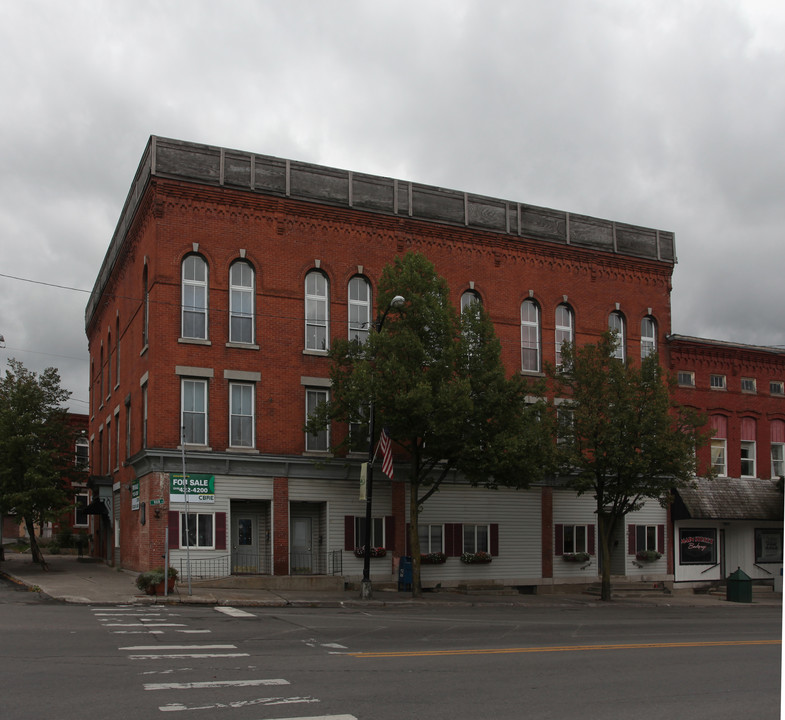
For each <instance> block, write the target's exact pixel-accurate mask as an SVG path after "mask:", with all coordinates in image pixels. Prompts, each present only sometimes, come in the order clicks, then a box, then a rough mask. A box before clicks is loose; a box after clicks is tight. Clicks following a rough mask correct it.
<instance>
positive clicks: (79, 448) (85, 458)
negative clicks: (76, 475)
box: [74, 437, 90, 470]
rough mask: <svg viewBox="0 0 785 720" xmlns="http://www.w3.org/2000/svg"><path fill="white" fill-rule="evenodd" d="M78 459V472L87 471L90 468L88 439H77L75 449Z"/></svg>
mask: <svg viewBox="0 0 785 720" xmlns="http://www.w3.org/2000/svg"><path fill="white" fill-rule="evenodd" d="M74 450H75V453H76V457H75V460H74V464H75V465H76V469H77V470H87V469H88V468H89V466H90V445H89V443H88V442H87V438H84V437H80V438H77V439H76V446H75V448H74Z"/></svg>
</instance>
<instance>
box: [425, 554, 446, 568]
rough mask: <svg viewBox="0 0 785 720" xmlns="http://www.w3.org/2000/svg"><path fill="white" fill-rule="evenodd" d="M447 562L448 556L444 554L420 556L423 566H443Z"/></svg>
mask: <svg viewBox="0 0 785 720" xmlns="http://www.w3.org/2000/svg"><path fill="white" fill-rule="evenodd" d="M446 562H447V556H446V555H445V554H444V553H443V552H432V553H424V554H422V555H420V564H421V565H441V564H442V563H446Z"/></svg>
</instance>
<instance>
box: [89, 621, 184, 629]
mask: <svg viewBox="0 0 785 720" xmlns="http://www.w3.org/2000/svg"><path fill="white" fill-rule="evenodd" d="M104 627H135V628H138V627H185V623H161V622H159V623H145V624H144V625H143V624H142V623H138V622H135V623H106V625H104Z"/></svg>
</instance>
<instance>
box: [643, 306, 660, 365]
mask: <svg viewBox="0 0 785 720" xmlns="http://www.w3.org/2000/svg"><path fill="white" fill-rule="evenodd" d="M656 352H657V323H656V322H655V321H654V318H653V317H651V316H649V315H647V316H646V317H645V318H643V320H641V359H643V358H647V357H649V355H653V354H654V353H656Z"/></svg>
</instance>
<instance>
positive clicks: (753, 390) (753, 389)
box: [741, 377, 758, 395]
mask: <svg viewBox="0 0 785 720" xmlns="http://www.w3.org/2000/svg"><path fill="white" fill-rule="evenodd" d="M745 383H747V384H749V385H750V387H746V388H745V387H744V384H745ZM741 391H742V392H743V393H748V394H750V395H754V394H755V393H757V392H758V382H757V380H756V379H755V378H751V377H743V378H742V379H741Z"/></svg>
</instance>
